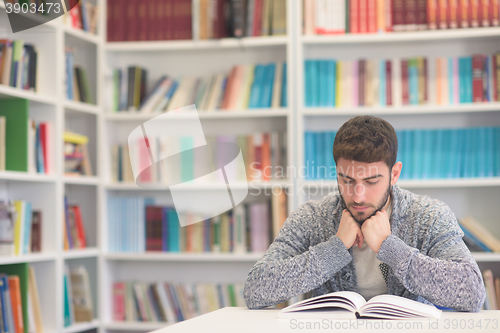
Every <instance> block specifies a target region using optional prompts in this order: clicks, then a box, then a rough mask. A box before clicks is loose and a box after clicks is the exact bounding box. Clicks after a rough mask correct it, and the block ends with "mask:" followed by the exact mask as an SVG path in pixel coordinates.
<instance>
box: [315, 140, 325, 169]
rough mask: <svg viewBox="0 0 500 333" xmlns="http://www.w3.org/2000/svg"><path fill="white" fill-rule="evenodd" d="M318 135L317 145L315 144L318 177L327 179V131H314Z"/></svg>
mask: <svg viewBox="0 0 500 333" xmlns="http://www.w3.org/2000/svg"><path fill="white" fill-rule="evenodd" d="M314 134H315V136H316V139H315V141H316V145H315V154H314V155H315V160H316V162H317V163H316V170H317V172H316V173H317V178H318V179H325V178H326V175H325V174H326V170H325V138H324V136H325V134H326V132H316V133H314Z"/></svg>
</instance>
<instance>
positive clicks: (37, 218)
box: [31, 211, 42, 253]
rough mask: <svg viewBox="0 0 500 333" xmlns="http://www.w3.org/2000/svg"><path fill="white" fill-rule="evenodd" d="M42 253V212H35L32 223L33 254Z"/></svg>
mask: <svg viewBox="0 0 500 333" xmlns="http://www.w3.org/2000/svg"><path fill="white" fill-rule="evenodd" d="M36 252H42V212H40V211H33V213H32V222H31V253H36Z"/></svg>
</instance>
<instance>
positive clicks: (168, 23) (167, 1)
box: [161, 0, 176, 40]
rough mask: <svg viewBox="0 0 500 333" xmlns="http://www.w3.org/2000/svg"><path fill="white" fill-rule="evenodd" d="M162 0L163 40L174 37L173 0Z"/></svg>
mask: <svg viewBox="0 0 500 333" xmlns="http://www.w3.org/2000/svg"><path fill="white" fill-rule="evenodd" d="M161 1H163V9H164V10H165V15H164V16H163V19H164V21H163V22H164V29H165V40H172V39H174V25H175V24H176V22H174V13H173V8H174V1H175V0H161Z"/></svg>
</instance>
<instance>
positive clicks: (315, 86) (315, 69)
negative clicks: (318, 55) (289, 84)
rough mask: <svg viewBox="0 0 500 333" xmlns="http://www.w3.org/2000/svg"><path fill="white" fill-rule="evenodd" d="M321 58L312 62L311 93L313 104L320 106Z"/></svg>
mask: <svg viewBox="0 0 500 333" xmlns="http://www.w3.org/2000/svg"><path fill="white" fill-rule="evenodd" d="M319 64H320V60H314V61H313V64H312V71H311V73H312V75H311V93H312V105H313V106H315V107H316V106H319V99H320V91H319V75H320V68H319Z"/></svg>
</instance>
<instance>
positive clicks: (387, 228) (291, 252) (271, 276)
mask: <svg viewBox="0 0 500 333" xmlns="http://www.w3.org/2000/svg"><path fill="white" fill-rule="evenodd" d="M397 151H398V142H397V136H396V132H395V131H394V128H393V127H392V126H391V125H390V124H389V123H388V122H386V121H385V120H383V119H380V118H376V117H372V116H359V117H355V118H352V119H350V120H349V121H347V122H346V123H345V124H344V125H342V127H341V128H340V129H339V131H338V132H337V135H336V136H335V141H334V145H333V158H334V160H335V163H336V166H337V181H338V191H335V192H333V193H331V194H329V195H327V196H326V197H325V198H323V199H321V200H318V201H312V200H311V201H308V202H306V203H305V204H303V205H302V206H301V207H299V209H297V210H296V211H295V212H293V214H292V215H291V216H290V217H289V218H288V219H287V220H286V221H285V223H284V225H283V227H282V229H281V230H280V232H279V234H278V236H277V237H276V239H275V240H274V242H273V243H272V244H271V246H270V247H269V249H268V250H267V252H266V253H265V254H264V256H263V258H261V259H260V260H259V261H258V262H257V263H256V264H255V265H254V267H253V268H252V270H251V271H250V273H249V274H248V277H247V281H246V283H245V288H244V292H243V296H244V298H245V302H246V304H247V306H248V307H249V308H250V309H257V308H262V307H266V306H270V305H274V304H278V303H281V302H283V301H285V300H288V299H289V298H291V297H293V296H296V295H299V294H302V293H305V292H308V291H311V290H312V294H313V296H317V295H321V294H325V293H329V292H333V291H341V290H351V291H355V292H358V293H360V294H361V295H363V296H364V297H365V298H366V299H367V300H368V299H369V298H371V297H373V296H375V295H380V294H392V295H399V296H403V297H407V298H410V299H413V300H417V301H419V302H422V303H426V304H435V305H438V306H444V307H449V308H453V309H455V310H458V311H473V312H477V311H479V309H480V308H481V306H482V305H483V303H484V300H485V295H486V294H485V289H484V285H483V279H482V276H481V272H480V270H479V268H478V266H477V263H476V262H475V260H474V259H473V257H472V255H471V253H470V252H469V250H468V249H467V247H466V246H465V244H464V242H463V241H462V237H463V232H462V230H461V229H460V227H459V226H458V223H457V220H456V217H455V215H454V214H453V212H452V211H451V210H450V208H449V207H448V206H447V205H446V204H444V203H443V202H440V201H438V200H433V199H431V198H429V197H428V196H421V195H416V194H413V193H411V192H409V191H406V190H403V189H401V188H399V187H398V186H397V185H396V182H397V181H398V178H399V175H400V174H401V168H402V163H401V162H396V156H397Z"/></svg>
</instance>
